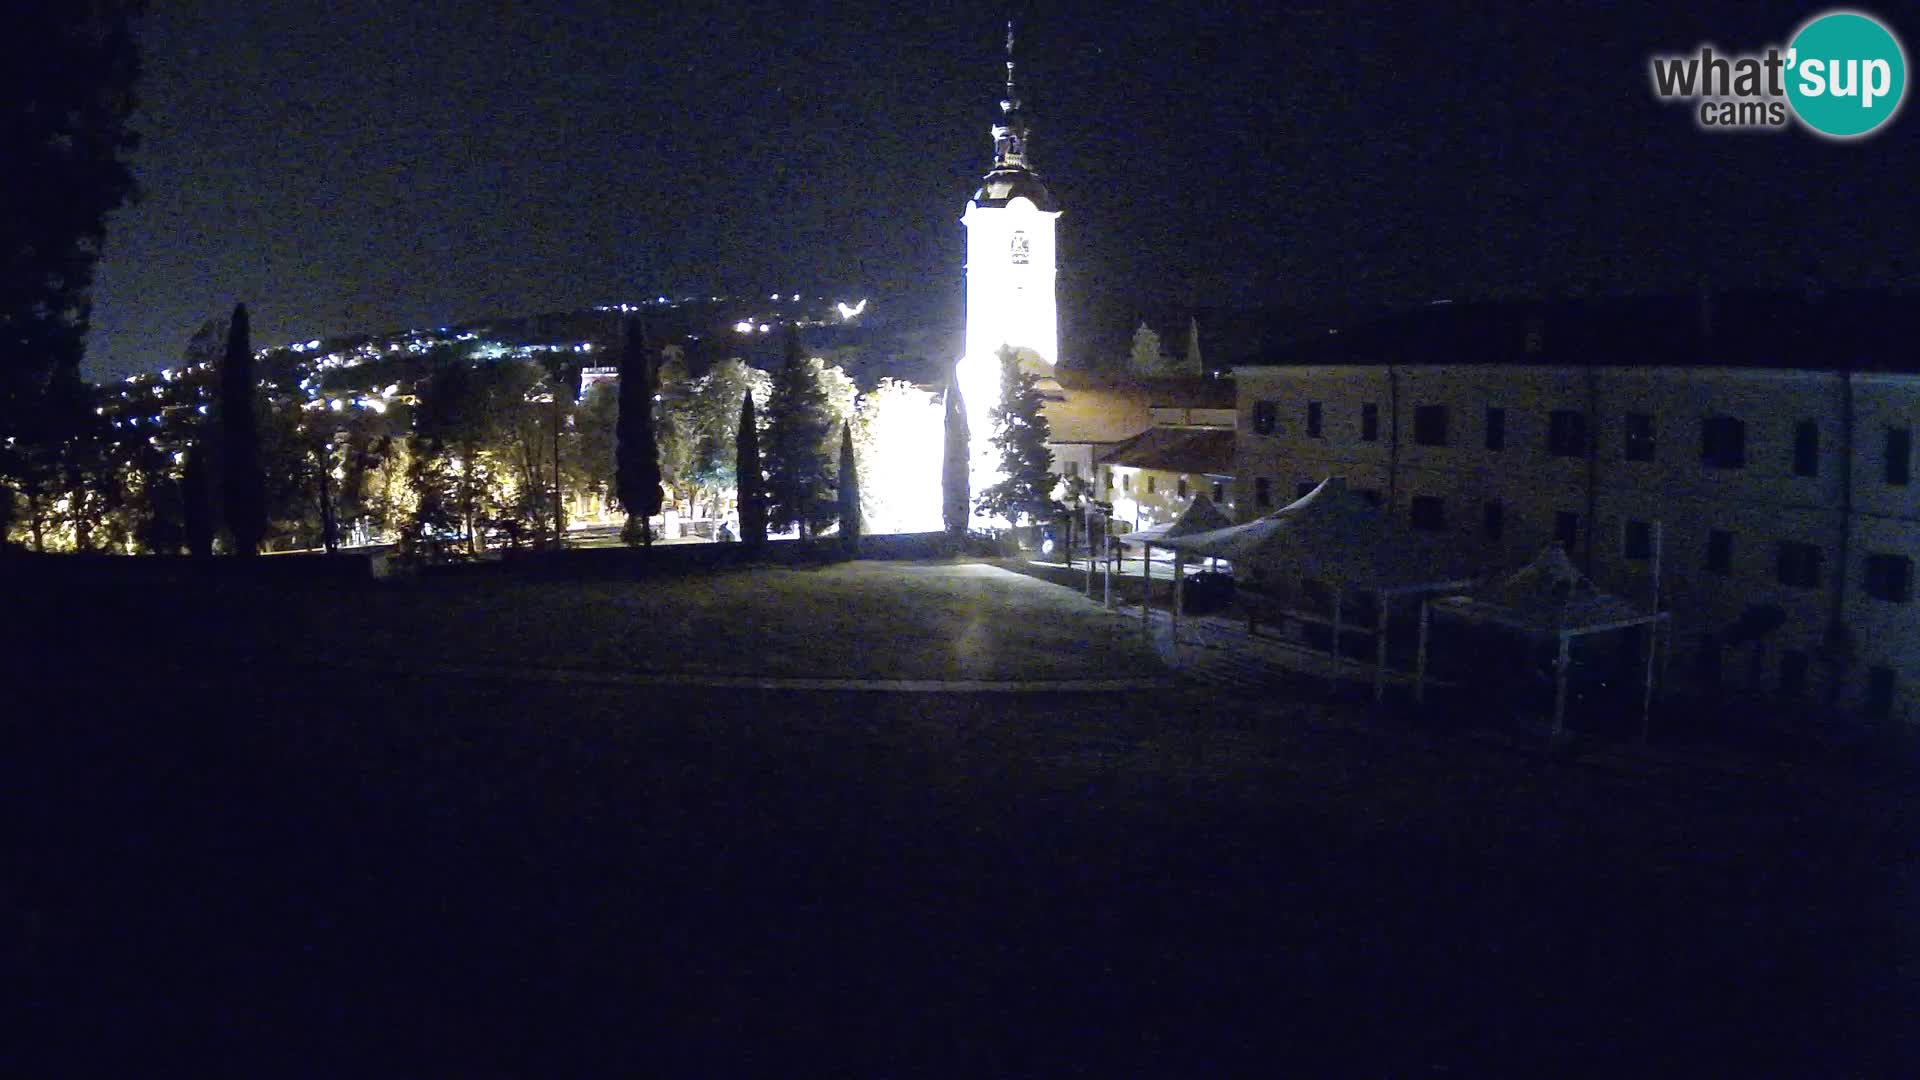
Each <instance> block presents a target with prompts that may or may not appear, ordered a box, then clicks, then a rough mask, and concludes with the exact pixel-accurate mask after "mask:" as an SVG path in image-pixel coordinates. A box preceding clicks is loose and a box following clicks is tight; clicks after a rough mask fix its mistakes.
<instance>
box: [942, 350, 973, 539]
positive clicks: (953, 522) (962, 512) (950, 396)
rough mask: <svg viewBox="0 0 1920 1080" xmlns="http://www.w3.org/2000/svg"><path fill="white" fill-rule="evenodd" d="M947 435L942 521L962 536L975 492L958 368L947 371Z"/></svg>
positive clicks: (943, 473) (957, 534)
mask: <svg viewBox="0 0 1920 1080" xmlns="http://www.w3.org/2000/svg"><path fill="white" fill-rule="evenodd" d="M946 436H947V439H946V453H945V455H944V457H943V458H942V459H941V462H940V518H941V520H942V521H943V522H945V523H946V526H947V531H948V532H950V533H952V534H954V535H955V536H961V535H964V534H965V533H966V531H967V518H968V513H967V507H968V504H969V503H970V502H971V501H972V492H971V490H970V489H969V488H968V482H969V481H968V476H967V469H968V462H967V454H968V452H969V447H968V445H967V443H968V432H967V403H966V400H965V399H964V398H963V397H961V395H960V374H959V369H958V368H957V367H955V368H952V369H949V370H948V372H947V394H946Z"/></svg>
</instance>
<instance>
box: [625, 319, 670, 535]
mask: <svg viewBox="0 0 1920 1080" xmlns="http://www.w3.org/2000/svg"><path fill="white" fill-rule="evenodd" d="M625 336H626V341H625V342H624V347H623V348H622V349H621V350H620V417H619V419H618V421H616V422H615V424H614V438H615V445H614V474H613V489H614V493H615V494H616V495H618V496H619V498H620V506H621V507H622V508H623V509H624V510H625V511H626V512H627V524H626V528H624V529H622V530H621V533H620V535H621V537H622V538H623V539H625V540H626V542H627V543H629V544H632V543H640V544H646V545H651V544H652V543H653V527H652V526H651V525H650V524H649V523H648V521H647V519H648V518H651V517H652V516H653V515H655V514H657V513H659V512H660V505H661V501H662V500H661V493H660V448H659V446H658V445H657V444H656V443H655V441H654V437H653V374H654V373H653V358H652V357H651V356H649V355H648V353H647V340H646V338H647V335H646V327H645V325H644V324H642V322H641V321H640V320H639V319H628V320H627V323H626V335H625Z"/></svg>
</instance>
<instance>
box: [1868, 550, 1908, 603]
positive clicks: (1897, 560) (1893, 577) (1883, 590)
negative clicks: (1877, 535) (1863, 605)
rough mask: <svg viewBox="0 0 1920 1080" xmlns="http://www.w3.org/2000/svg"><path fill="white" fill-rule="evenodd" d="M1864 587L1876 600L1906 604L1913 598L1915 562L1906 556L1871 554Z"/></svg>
mask: <svg viewBox="0 0 1920 1080" xmlns="http://www.w3.org/2000/svg"><path fill="white" fill-rule="evenodd" d="M1864 587H1865V588H1866V591H1867V595H1868V596H1871V597H1873V598H1874V599H1875V600H1885V601H1886V602H1888V603H1889V604H1904V603H1906V602H1907V601H1908V600H1910V599H1912V597H1913V560H1912V559H1909V558H1907V557H1906V556H1905V555H1883V554H1869V555H1868V556H1867V580H1866V583H1865V586H1864Z"/></svg>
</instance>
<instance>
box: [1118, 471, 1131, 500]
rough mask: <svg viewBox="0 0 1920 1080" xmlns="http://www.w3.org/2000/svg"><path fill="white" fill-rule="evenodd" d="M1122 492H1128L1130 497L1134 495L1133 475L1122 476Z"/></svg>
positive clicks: (1123, 474)
mask: <svg viewBox="0 0 1920 1080" xmlns="http://www.w3.org/2000/svg"><path fill="white" fill-rule="evenodd" d="M1120 490H1121V491H1124V492H1126V493H1127V494H1129V495H1131V494H1132V493H1133V474H1132V473H1121V474H1120Z"/></svg>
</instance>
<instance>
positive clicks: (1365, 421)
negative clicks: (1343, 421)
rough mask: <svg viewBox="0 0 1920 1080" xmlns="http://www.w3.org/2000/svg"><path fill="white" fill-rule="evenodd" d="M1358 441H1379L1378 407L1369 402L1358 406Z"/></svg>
mask: <svg viewBox="0 0 1920 1080" xmlns="http://www.w3.org/2000/svg"><path fill="white" fill-rule="evenodd" d="M1360 441H1361V442H1378V441H1380V406H1378V405H1375V404H1374V403H1373V402H1371V401H1369V402H1367V403H1366V404H1365V405H1362V406H1360Z"/></svg>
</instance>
